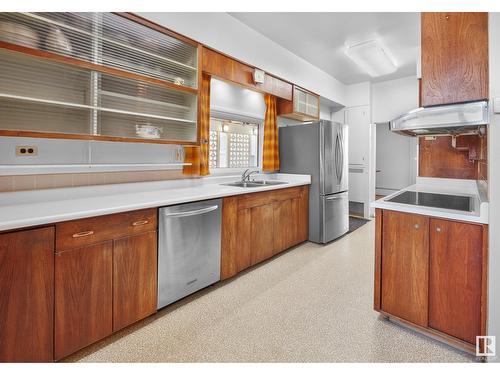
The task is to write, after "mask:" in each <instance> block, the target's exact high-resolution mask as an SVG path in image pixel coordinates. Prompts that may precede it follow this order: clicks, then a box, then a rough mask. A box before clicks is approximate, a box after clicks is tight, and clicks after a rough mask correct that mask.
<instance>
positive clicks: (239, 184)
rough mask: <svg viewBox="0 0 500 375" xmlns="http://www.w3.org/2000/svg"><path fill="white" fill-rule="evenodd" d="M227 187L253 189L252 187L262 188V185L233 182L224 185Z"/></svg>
mask: <svg viewBox="0 0 500 375" xmlns="http://www.w3.org/2000/svg"><path fill="white" fill-rule="evenodd" d="M222 185H225V186H237V187H242V188H252V187H262V184H256V183H254V182H241V181H238V182H231V183H229V184H222Z"/></svg>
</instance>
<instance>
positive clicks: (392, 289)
mask: <svg viewBox="0 0 500 375" xmlns="http://www.w3.org/2000/svg"><path fill="white" fill-rule="evenodd" d="M428 280H429V218H428V217H425V216H420V215H414V214H407V213H402V212H394V211H384V215H383V228H382V275H381V283H382V293H381V308H382V310H383V311H385V312H387V313H389V314H392V315H394V316H397V317H400V318H403V319H405V320H407V321H409V322H412V323H415V324H418V325H420V326H423V327H426V326H427V322H428Z"/></svg>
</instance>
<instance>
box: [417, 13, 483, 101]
mask: <svg viewBox="0 0 500 375" xmlns="http://www.w3.org/2000/svg"><path fill="white" fill-rule="evenodd" d="M421 30H422V31H421V33H422V37H421V43H422V44H421V48H422V50H421V54H422V92H421V98H422V105H423V106H424V107H427V106H433V105H441V104H451V103H460V102H468V101H474V100H482V99H487V98H488V13H473V12H462V13H450V12H447V13H422V15H421Z"/></svg>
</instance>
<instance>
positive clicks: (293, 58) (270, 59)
mask: <svg viewBox="0 0 500 375" xmlns="http://www.w3.org/2000/svg"><path fill="white" fill-rule="evenodd" d="M138 14H139V15H140V16H142V17H145V18H148V19H150V20H151V21H153V22H156V23H158V24H160V25H162V26H165V27H167V28H169V29H171V30H174V31H176V32H178V33H180V34H183V35H185V36H187V37H190V38H192V39H194V40H196V41H198V42H200V43H203V44H205V45H207V46H209V47H212V48H214V49H216V50H218V51H220V52H223V53H226V54H228V55H230V56H232V57H234V58H236V59H239V60H241V61H244V62H246V63H248V64H250V65H253V66H256V67H259V68H261V69H263V70H265V71H267V72H269V73H271V74H274V75H276V76H278V77H281V78H283V79H286V80H288V81H291V82H293V83H295V84H297V85H299V86H301V87H304V88H305V89H308V90H311V91H313V92H315V93H317V94H319V95H321V96H324V97H325V98H328V99H330V100H332V101H334V102H336V103H339V104H344V101H345V99H344V95H345V93H344V91H345V85H344V84H343V83H342V82H340V81H338V80H336V79H335V78H334V77H332V76H330V75H328V74H327V73H325V72H324V71H322V70H321V69H319V68H317V67H315V66H314V65H312V64H311V63H309V62H307V61H306V60H304V59H302V58H301V57H298V56H297V55H294V54H293V53H292V52H290V51H288V50H287V49H286V48H284V47H282V46H280V45H279V44H277V43H275V42H273V41H272V40H271V39H269V38H267V37H265V36H264V35H262V34H260V33H258V32H257V31H255V30H253V29H251V28H250V27H248V26H247V25H245V24H244V23H242V22H240V21H239V20H237V19H236V18H234V17H232V16H230V15H229V14H227V13H215V12H213V13H192V12H191V13H174V12H168V13H167V12H157V13H149V12H142V13H138Z"/></svg>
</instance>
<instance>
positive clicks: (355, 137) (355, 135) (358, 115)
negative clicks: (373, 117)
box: [344, 106, 370, 165]
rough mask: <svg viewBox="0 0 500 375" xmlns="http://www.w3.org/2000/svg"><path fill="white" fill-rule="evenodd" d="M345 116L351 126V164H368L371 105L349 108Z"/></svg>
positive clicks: (349, 145) (349, 139)
mask: <svg viewBox="0 0 500 375" xmlns="http://www.w3.org/2000/svg"><path fill="white" fill-rule="evenodd" d="M344 116H345V123H346V124H347V125H348V126H349V137H348V142H349V144H348V147H349V148H348V149H349V165H353V164H354V165H366V164H367V163H368V151H369V150H370V107H369V106H361V107H356V108H351V109H347V110H345V112H344Z"/></svg>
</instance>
